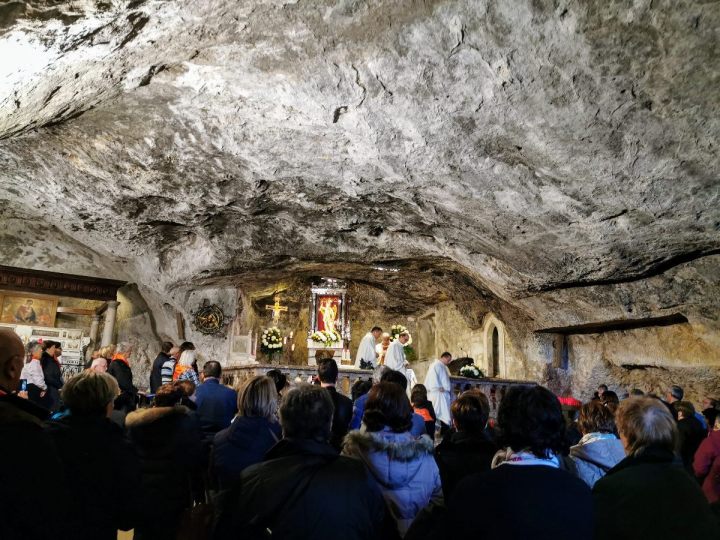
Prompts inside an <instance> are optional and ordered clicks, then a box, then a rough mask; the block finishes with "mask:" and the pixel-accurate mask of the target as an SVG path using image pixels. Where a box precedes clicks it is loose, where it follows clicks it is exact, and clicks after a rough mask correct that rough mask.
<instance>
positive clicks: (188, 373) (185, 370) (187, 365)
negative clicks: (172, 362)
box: [173, 349, 200, 387]
mask: <svg viewBox="0 0 720 540" xmlns="http://www.w3.org/2000/svg"><path fill="white" fill-rule="evenodd" d="M173 380H174V381H185V380H188V381H192V382H193V383H194V384H195V386H196V387H197V386H200V378H199V377H198V374H197V371H195V349H187V350H184V351H183V352H182V353H181V354H180V359H179V360H178V363H177V365H176V366H175V372H174V373H173Z"/></svg>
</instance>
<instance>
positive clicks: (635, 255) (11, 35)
mask: <svg viewBox="0 0 720 540" xmlns="http://www.w3.org/2000/svg"><path fill="white" fill-rule="evenodd" d="M718 25H720V6H718V4H716V3H698V2H688V1H683V0H672V1H671V0H664V1H660V2H658V1H651V0H640V1H636V2H633V3H631V4H629V3H626V2H617V1H593V2H579V1H575V0H560V1H558V0H534V1H530V0H512V1H507V2H493V1H490V0H487V1H471V0H466V1H462V0H457V1H419V0H405V1H403V0H377V1H372V2H371V1H366V0H332V1H331V0H328V1H321V2H298V1H291V0H285V1H282V0H255V1H248V2H235V1H232V0H204V1H202V2H197V1H192V0H178V1H174V2H161V1H150V0H104V1H99V0H98V1H90V0H86V1H82V2H63V1H53V2H39V1H30V2H11V3H6V4H4V5H3V6H0V222H1V223H2V230H0V242H1V243H2V250H0V263H2V264H8V265H15V266H27V267H35V268H40V269H48V270H61V271H66V272H76V273H81V274H94V275H102V276H107V277H122V278H125V279H128V280H129V281H132V282H135V283H137V284H138V286H139V287H140V291H141V292H142V294H143V296H144V297H145V299H146V301H147V302H148V305H149V307H150V309H151V310H152V313H153V320H154V323H153V324H155V326H156V331H157V333H158V335H161V334H162V335H171V333H172V327H173V325H174V320H173V318H172V316H170V315H168V314H172V313H174V311H175V310H177V311H180V312H184V313H185V314H187V313H188V312H189V310H190V308H191V307H192V306H189V305H188V301H189V298H190V297H191V295H193V294H199V295H200V296H202V294H203V293H202V292H200V293H195V292H194V291H197V290H200V291H206V290H209V291H210V292H208V293H207V294H215V293H213V292H212V290H214V291H226V290H232V289H234V288H239V289H240V290H241V291H251V290H254V289H261V288H263V287H269V286H272V284H273V283H275V282H277V281H278V280H282V279H284V277H285V276H288V275H292V276H295V277H298V278H308V279H309V278H310V277H311V276H317V275H335V276H337V277H341V278H348V279H351V280H360V281H362V282H363V283H366V284H368V285H370V286H372V287H377V288H380V289H382V290H383V291H385V292H386V293H387V297H388V298H390V299H391V300H390V302H391V304H392V305H393V306H394V309H400V310H401V311H402V310H404V311H405V312H406V314H412V313H419V312H421V311H423V310H424V309H426V308H427V307H429V306H432V305H436V304H438V303H442V302H454V303H455V304H456V305H457V309H458V310H459V312H460V313H462V314H463V317H464V318H465V320H466V322H467V324H468V328H469V329H470V330H469V331H473V329H475V330H476V329H478V328H479V327H480V325H481V322H480V319H481V318H482V316H483V315H484V314H485V313H487V312H493V313H496V314H497V315H498V316H500V317H501V318H502V320H503V321H504V322H505V324H506V325H507V327H508V328H507V330H508V339H511V340H513V344H514V350H515V351H516V352H517V354H516V359H517V362H518V363H517V371H516V374H517V376H522V375H526V376H531V375H533V376H534V375H536V374H540V375H541V376H545V377H547V376H548V375H547V373H546V371H547V370H546V369H545V368H544V367H543V366H546V365H547V364H548V363H549V362H550V360H549V358H550V356H551V352H549V350H550V349H549V347H550V346H549V345H548V342H547V340H546V338H545V337H543V336H539V335H536V334H533V331H535V330H538V329H543V328H555V327H566V326H577V325H582V324H586V323H593V322H602V321H606V320H619V319H624V318H644V317H645V318H647V317H660V316H665V315H669V314H672V313H681V314H683V315H684V316H685V317H687V318H688V321H689V323H688V324H687V326H689V327H690V329H691V335H689V334H688V331H687V329H686V330H678V329H677V328H675V327H672V328H671V329H666V330H664V331H665V332H671V333H673V336H674V335H675V334H674V333H675V332H679V334H677V335H678V336H680V335H681V334H682V336H684V337H679V338H678V339H679V340H680V341H678V342H677V343H675V345H669V344H668V340H669V341H673V339H674V338H668V339H665V340H663V339H658V340H656V341H653V343H654V344H653V345H652V347H653V350H654V351H655V353H656V355H655V356H656V357H655V358H654V360H653V359H650V360H647V359H643V363H647V362H649V361H654V362H655V363H659V364H666V363H677V362H675V361H676V360H677V361H678V362H680V361H682V362H684V361H685V360H687V358H684V357H682V358H680V357H678V356H676V353H677V350H678V347H679V348H683V347H682V345H679V346H678V345H677V344H678V343H685V341H683V340H684V339H687V340H690V341H691V342H693V343H696V346H694V347H692V350H694V351H696V353H697V357H696V362H695V363H697V364H700V365H703V366H708V365H715V366H718V365H720V355H719V354H718V353H720V322H719V321H718V314H719V313H718V312H719V310H718V304H717V300H716V299H717V293H718V292H720V291H719V290H718V289H719V287H720V284H719V280H720V278H719V277H718V276H720V272H718V269H719V268H720V255H719V254H720V211H718V202H719V198H720V190H719V189H718V188H719V185H720V183H719V181H718V176H717V175H718V170H720V167H719V165H720V157H719V156H718V149H717V140H718V139H719V138H720V137H719V135H720V120H719V118H720V117H719V116H718V110H719V109H718V105H719V104H720V85H719V84H718V73H720V69H719V68H720V65H719V62H718V59H719V55H718V51H717V46H716V45H715V44H716V41H717V40H716V37H717V36H716V29H717V28H718ZM218 294H219V293H218ZM220 296H225V293H222V294H220ZM228 302H229V305H230V308H231V309H234V308H235V302H236V298H234V297H233V298H232V299H231V300H229V301H228ZM165 305H167V307H164V306H165ZM619 334H621V336H620V337H619V339H621V340H627V341H628V342H633V341H634V340H636V339H642V337H638V336H640V334H636V333H632V332H625V333H623V332H620V333H619ZM572 339H575V340H576V341H577V343H576V345H577V347H576V348H575V349H574V350H575V355H576V356H575V361H576V362H577V366H576V368H575V369H576V371H577V373H580V372H582V369H581V366H583V365H588V366H590V365H592V366H600V365H604V364H602V362H606V363H607V362H609V363H610V364H612V365H613V366H619V365H621V364H622V363H633V362H634V361H635V360H634V359H632V358H628V357H627V356H628V353H627V352H626V353H625V355H624V357H623V354H621V353H618V352H617V351H615V352H613V353H610V352H608V349H607V347H606V348H604V349H603V348H602V347H601V346H600V345H598V343H601V342H602V340H601V341H593V342H592V345H591V346H586V347H583V346H581V343H580V341H582V340H579V338H577V339H576V338H572ZM572 339H571V341H572ZM609 341H610V342H612V341H613V340H609ZM615 343H617V341H615ZM608 346H609V344H608ZM598 347H600V349H598ZM598 356H601V357H602V358H598ZM650 356H652V354H651V355H650ZM681 356H682V355H681ZM616 357H617V358H616ZM601 361H602V362H601ZM682 362H680V363H682ZM528 366H530V367H528ZM618 369H622V368H618ZM608 376H610V373H609V372H608ZM558 380H559V379H558ZM569 380H571V381H574V382H571V383H568V384H570V386H571V387H572V384H576V386H575V387H573V388H574V390H575V392H577V393H579V392H584V391H585V390H586V389H585V388H580V387H579V386H577V384H578V381H579V379H577V378H573V377H570V379H569ZM698 392H700V390H698Z"/></svg>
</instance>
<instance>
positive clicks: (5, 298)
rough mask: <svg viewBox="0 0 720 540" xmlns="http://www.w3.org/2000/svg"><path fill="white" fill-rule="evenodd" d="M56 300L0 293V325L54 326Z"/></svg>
mask: <svg viewBox="0 0 720 540" xmlns="http://www.w3.org/2000/svg"><path fill="white" fill-rule="evenodd" d="M57 305H58V299H57V297H54V296H37V295H34V294H22V293H9V292H8V293H0V306H2V307H1V308H0V323H10V324H27V325H29V326H49V327H52V326H54V325H55V315H56V313H57Z"/></svg>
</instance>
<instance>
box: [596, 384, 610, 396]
mask: <svg viewBox="0 0 720 540" xmlns="http://www.w3.org/2000/svg"><path fill="white" fill-rule="evenodd" d="M607 391H608V387H607V384H601V385H600V386H598V389H597V393H598V396H600V397H602V395H603V394H604V393H605V392H607Z"/></svg>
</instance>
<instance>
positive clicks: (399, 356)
mask: <svg viewBox="0 0 720 540" xmlns="http://www.w3.org/2000/svg"><path fill="white" fill-rule="evenodd" d="M409 340H410V334H409V333H407V332H403V333H402V334H400V335H399V336H398V338H397V339H396V340H395V341H393V342H392V343H390V346H389V347H388V350H387V352H386V353H385V365H386V366H387V367H389V368H390V369H394V370H395V371H400V372H401V373H402V374H403V375H404V374H405V368H406V367H407V366H408V365H409V364H408V362H407V360H406V359H405V349H404V347H405V344H406V343H407V342H408V341H409Z"/></svg>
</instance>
